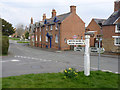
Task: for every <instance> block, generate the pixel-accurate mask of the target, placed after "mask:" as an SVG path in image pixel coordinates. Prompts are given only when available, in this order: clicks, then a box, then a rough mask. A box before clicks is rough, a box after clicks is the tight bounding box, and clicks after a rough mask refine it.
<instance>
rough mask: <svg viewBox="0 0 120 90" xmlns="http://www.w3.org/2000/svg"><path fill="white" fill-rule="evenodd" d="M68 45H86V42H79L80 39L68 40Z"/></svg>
mask: <svg viewBox="0 0 120 90" xmlns="http://www.w3.org/2000/svg"><path fill="white" fill-rule="evenodd" d="M67 44H68V45H85V41H84V40H79V39H69V40H67Z"/></svg>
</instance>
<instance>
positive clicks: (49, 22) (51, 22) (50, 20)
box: [34, 12, 71, 27]
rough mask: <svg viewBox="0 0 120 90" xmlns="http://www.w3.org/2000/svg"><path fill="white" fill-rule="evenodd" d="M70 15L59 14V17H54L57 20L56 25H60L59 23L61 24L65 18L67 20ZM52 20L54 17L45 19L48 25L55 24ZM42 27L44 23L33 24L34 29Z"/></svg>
mask: <svg viewBox="0 0 120 90" xmlns="http://www.w3.org/2000/svg"><path fill="white" fill-rule="evenodd" d="M70 14H71V13H70V12H69V13H65V14H61V15H58V16H56V18H57V20H59V22H58V23H61V22H62V21H63V20H64V19H65V18H67V17H68V16H69V15H70ZM54 19H55V17H52V18H49V19H46V20H47V23H48V25H52V24H55V22H54ZM43 25H44V21H39V22H36V23H35V24H34V27H39V26H43Z"/></svg>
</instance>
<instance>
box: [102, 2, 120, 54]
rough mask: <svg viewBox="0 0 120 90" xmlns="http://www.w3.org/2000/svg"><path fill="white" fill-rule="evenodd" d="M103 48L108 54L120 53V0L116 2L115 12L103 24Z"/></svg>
mask: <svg viewBox="0 0 120 90" xmlns="http://www.w3.org/2000/svg"><path fill="white" fill-rule="evenodd" d="M103 47H104V48H105V51H107V52H120V0H117V1H115V2H114V12H113V13H112V15H111V16H110V17H109V18H108V19H107V20H106V21H105V22H104V24H103Z"/></svg>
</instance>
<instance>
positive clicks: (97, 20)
mask: <svg viewBox="0 0 120 90" xmlns="http://www.w3.org/2000/svg"><path fill="white" fill-rule="evenodd" d="M94 21H95V22H96V23H97V24H98V25H100V26H101V25H103V23H104V22H105V21H106V19H94Z"/></svg>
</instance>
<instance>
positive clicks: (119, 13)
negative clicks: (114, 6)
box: [103, 10, 120, 25]
mask: <svg viewBox="0 0 120 90" xmlns="http://www.w3.org/2000/svg"><path fill="white" fill-rule="evenodd" d="M119 17H120V10H118V11H116V12H114V13H113V14H112V15H111V16H110V17H109V18H108V19H107V20H106V21H105V23H104V24H103V25H113V24H114V22H115V21H116V20H117V19H118V18H119Z"/></svg>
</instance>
